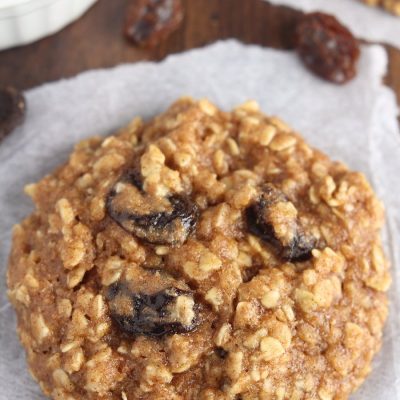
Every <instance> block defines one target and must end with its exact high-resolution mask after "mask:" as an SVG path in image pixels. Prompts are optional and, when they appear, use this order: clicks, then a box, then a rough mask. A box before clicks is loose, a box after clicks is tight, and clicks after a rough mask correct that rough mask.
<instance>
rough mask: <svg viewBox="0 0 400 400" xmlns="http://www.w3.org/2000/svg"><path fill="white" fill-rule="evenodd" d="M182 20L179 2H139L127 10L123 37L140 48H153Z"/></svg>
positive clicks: (162, 0) (144, 0) (170, 0)
mask: <svg viewBox="0 0 400 400" xmlns="http://www.w3.org/2000/svg"><path fill="white" fill-rule="evenodd" d="M182 19H183V11H182V4H181V1H180V0H139V1H135V2H134V4H132V6H131V7H130V8H129V10H128V13H127V18H126V20H125V27H124V32H125V36H126V37H127V38H128V39H129V40H131V41H132V42H133V43H135V44H137V45H139V46H142V47H154V46H156V45H157V44H158V43H159V42H161V41H163V40H165V39H166V38H167V37H168V36H169V35H170V34H171V33H172V32H173V31H174V30H175V29H177V28H178V26H179V25H180V23H181V22H182Z"/></svg>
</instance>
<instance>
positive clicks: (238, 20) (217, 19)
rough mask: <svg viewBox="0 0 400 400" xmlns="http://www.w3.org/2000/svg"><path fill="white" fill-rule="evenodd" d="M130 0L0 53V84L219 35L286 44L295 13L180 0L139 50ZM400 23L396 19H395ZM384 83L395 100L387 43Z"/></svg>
mask: <svg viewBox="0 0 400 400" xmlns="http://www.w3.org/2000/svg"><path fill="white" fill-rule="evenodd" d="M131 1H132V0H99V1H98V2H97V3H96V4H95V5H94V6H93V7H92V8H91V9H90V10H89V11H88V12H87V13H86V14H85V15H84V16H83V17H82V18H81V19H79V20H78V21H76V22H75V23H73V24H71V25H69V26H68V27H66V28H65V29H63V30H62V31H61V32H59V33H57V34H55V35H52V36H50V37H48V38H45V39H42V40H40V41H38V42H36V43H33V44H30V45H27V46H22V47H19V48H14V49H10V50H5V51H2V52H0V87H1V86H4V85H9V84H11V85H14V86H16V87H18V88H19V89H28V88H31V87H33V86H37V85H40V84H42V83H44V82H48V81H53V80H57V79H60V78H64V77H70V76H73V75H76V74H77V73H79V72H82V71H84V70H88V69H92V68H104V67H111V66H114V65H117V64H120V63H126V62H135V61H139V60H161V59H163V58H164V57H165V56H167V55H168V54H171V53H177V52H181V51H184V50H186V49H191V48H195V47H201V46H204V45H206V44H208V43H211V42H213V41H215V40H218V39H226V38H236V39H239V40H241V41H242V42H245V43H254V44H259V45H262V46H268V47H274V48H280V49H290V48H292V47H293V43H292V33H293V28H294V26H295V23H296V20H297V19H298V17H299V15H300V14H299V12H297V11H295V10H292V9H289V8H286V7H276V6H272V5H270V4H268V3H267V2H265V1H263V0H183V3H184V9H185V19H184V22H183V24H182V25H181V26H180V28H179V29H178V30H177V31H175V32H174V33H173V34H172V35H171V36H170V37H169V38H168V39H167V40H166V41H165V42H163V43H160V44H159V45H158V46H157V47H156V48H153V49H147V50H145V49H139V48H137V47H135V46H133V45H131V44H130V43H129V42H128V41H126V40H125V38H124V37H123V35H122V26H123V21H124V16H125V13H126V10H127V7H128V5H129V4H130V3H131ZM399 23H400V18H399ZM386 48H387V50H388V53H389V60H390V62H389V69H388V74H387V77H386V83H387V84H388V85H389V86H391V87H392V88H393V89H394V90H395V91H396V94H397V97H398V100H400V50H397V49H395V48H393V47H390V46H386Z"/></svg>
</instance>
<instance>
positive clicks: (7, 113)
mask: <svg viewBox="0 0 400 400" xmlns="http://www.w3.org/2000/svg"><path fill="white" fill-rule="evenodd" d="M25 109H26V103H25V98H24V96H23V94H22V93H21V92H19V91H18V90H17V89H15V88H13V87H11V86H8V87H6V88H3V89H0V141H1V140H2V139H4V138H5V137H6V136H7V135H8V134H9V133H11V132H12V130H13V129H14V128H15V127H16V126H18V125H19V124H21V123H22V121H23V119H24V116H25Z"/></svg>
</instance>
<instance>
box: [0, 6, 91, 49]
mask: <svg viewBox="0 0 400 400" xmlns="http://www.w3.org/2000/svg"><path fill="white" fill-rule="evenodd" d="M96 1H97V0H0V50H2V49H6V48H9V47H13V46H19V45H22V44H27V43H31V42H34V41H35V40H38V39H41V38H43V37H45V36H48V35H51V34H52V33H55V32H57V31H59V30H61V29H62V28H64V27H65V26H66V25H68V24H69V23H71V22H72V21H74V20H76V19H77V18H79V17H80V16H81V15H82V14H83V13H84V12H85V11H86V10H87V9H88V8H89V7H90V6H91V5H92V4H94V3H95V2H96Z"/></svg>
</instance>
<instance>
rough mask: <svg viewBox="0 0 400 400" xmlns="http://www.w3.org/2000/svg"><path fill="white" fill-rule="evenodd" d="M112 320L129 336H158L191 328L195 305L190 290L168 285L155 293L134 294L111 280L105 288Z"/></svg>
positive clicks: (193, 327)
mask: <svg viewBox="0 0 400 400" xmlns="http://www.w3.org/2000/svg"><path fill="white" fill-rule="evenodd" d="M107 299H108V304H109V307H110V311H111V317H112V319H113V320H114V321H115V322H116V323H117V325H118V326H119V328H120V329H121V330H122V331H123V332H124V333H127V334H129V335H145V336H150V337H162V336H165V335H172V334H176V333H186V332H191V331H193V330H194V329H195V328H196V326H197V325H198V317H197V305H196V302H195V301H194V299H193V295H192V293H191V292H190V291H185V290H181V289H177V288H174V287H168V288H166V289H163V290H160V291H158V292H155V293H151V294H148V293H135V292H133V291H132V290H131V289H130V288H129V286H128V285H126V284H123V283H115V284H113V285H112V286H110V288H109V289H108V294H107Z"/></svg>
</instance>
